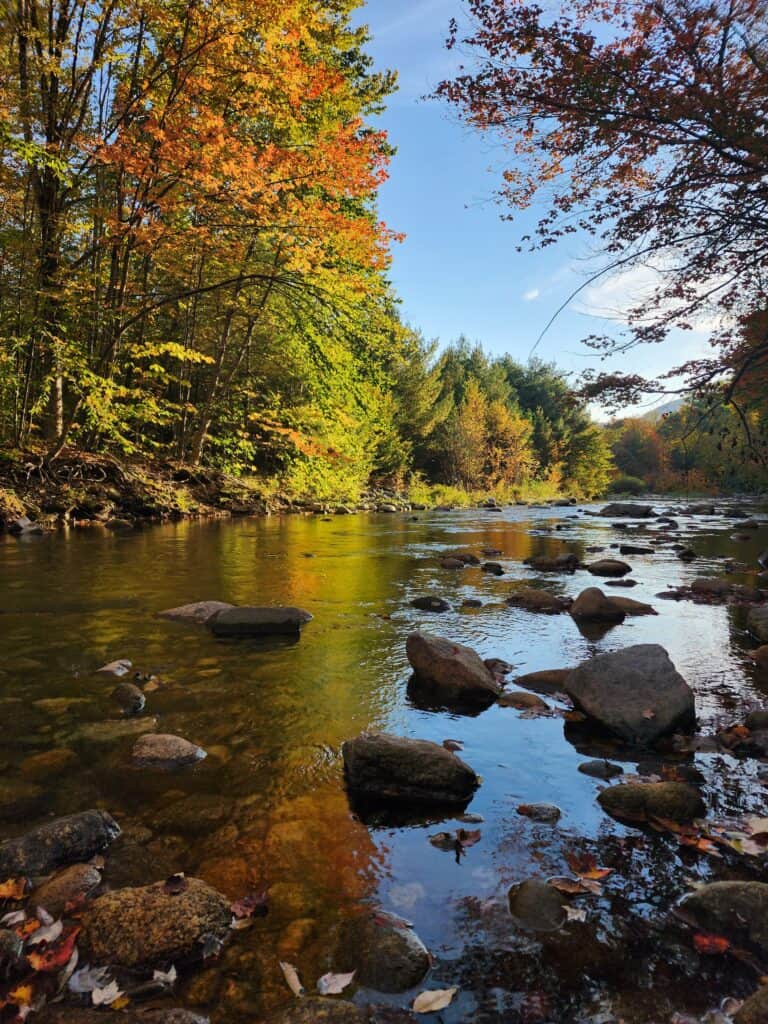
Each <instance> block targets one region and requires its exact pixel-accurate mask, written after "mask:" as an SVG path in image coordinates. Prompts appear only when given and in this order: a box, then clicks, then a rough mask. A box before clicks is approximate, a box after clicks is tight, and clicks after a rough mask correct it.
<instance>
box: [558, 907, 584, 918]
mask: <svg viewBox="0 0 768 1024" xmlns="http://www.w3.org/2000/svg"><path fill="white" fill-rule="evenodd" d="M563 909H564V910H565V916H566V917H567V918H568V920H569V921H586V920H587V912H586V910H584V909H582V908H579V907H564V908H563Z"/></svg>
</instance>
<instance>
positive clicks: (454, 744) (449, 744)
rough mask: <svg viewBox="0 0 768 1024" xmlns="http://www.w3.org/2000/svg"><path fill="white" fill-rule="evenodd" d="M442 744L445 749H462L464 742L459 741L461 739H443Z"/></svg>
mask: <svg viewBox="0 0 768 1024" xmlns="http://www.w3.org/2000/svg"><path fill="white" fill-rule="evenodd" d="M443 746H444V747H445V749H446V750H452V751H456V750H463V749H464V744H463V743H462V742H461V740H443Z"/></svg>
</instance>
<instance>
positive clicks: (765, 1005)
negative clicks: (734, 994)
mask: <svg viewBox="0 0 768 1024" xmlns="http://www.w3.org/2000/svg"><path fill="white" fill-rule="evenodd" d="M766 1021H768V985H763V986H762V988H759V989H758V990H757V992H755V994H754V995H751V996H750V997H749V999H745V1000H744V1003H743V1005H742V1006H741V1009H739V1010H738V1011H737V1012H736V1013H735V1014H734V1017H733V1024H765V1022H766Z"/></svg>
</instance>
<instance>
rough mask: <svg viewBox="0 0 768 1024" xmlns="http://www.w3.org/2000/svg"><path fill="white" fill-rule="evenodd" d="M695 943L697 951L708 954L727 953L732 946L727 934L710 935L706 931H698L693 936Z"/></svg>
mask: <svg viewBox="0 0 768 1024" xmlns="http://www.w3.org/2000/svg"><path fill="white" fill-rule="evenodd" d="M693 945H694V947H695V949H696V952H697V953H704V954H707V955H708V956H719V955H721V954H723V953H727V952H728V950H729V949H730V948H731V944H730V942H729V941H728V939H726V938H725V936H723V935H709V934H707V933H706V932H697V933H696V935H694V936H693Z"/></svg>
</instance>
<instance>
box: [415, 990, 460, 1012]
mask: <svg viewBox="0 0 768 1024" xmlns="http://www.w3.org/2000/svg"><path fill="white" fill-rule="evenodd" d="M458 991H459V990H458V988H436V989H432V991H426V992H420V993H419V994H418V995H417V996H416V998H415V999H414V1001H413V1012H414V1013H435V1011H437V1010H444V1009H445V1008H446V1006H450V1005H451V1003H452V1002H453V997H454V996H455V995H456V993H457V992H458Z"/></svg>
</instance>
